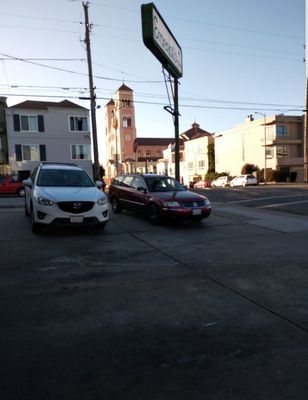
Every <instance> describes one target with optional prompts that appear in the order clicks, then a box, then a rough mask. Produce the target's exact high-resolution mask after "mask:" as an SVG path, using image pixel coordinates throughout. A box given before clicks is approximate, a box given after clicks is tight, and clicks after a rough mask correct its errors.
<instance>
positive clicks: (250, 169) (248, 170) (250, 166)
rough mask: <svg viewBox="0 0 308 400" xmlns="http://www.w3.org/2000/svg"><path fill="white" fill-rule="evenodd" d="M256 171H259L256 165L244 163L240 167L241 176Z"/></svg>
mask: <svg viewBox="0 0 308 400" xmlns="http://www.w3.org/2000/svg"><path fill="white" fill-rule="evenodd" d="M256 171H259V168H258V167H257V166H256V165H254V164H249V163H246V164H244V165H243V167H242V170H241V174H242V175H246V174H252V173H253V172H256Z"/></svg>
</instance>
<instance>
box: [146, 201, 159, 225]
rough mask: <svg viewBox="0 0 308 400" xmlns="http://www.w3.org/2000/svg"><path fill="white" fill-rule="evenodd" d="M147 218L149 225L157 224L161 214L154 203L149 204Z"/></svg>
mask: <svg viewBox="0 0 308 400" xmlns="http://www.w3.org/2000/svg"><path fill="white" fill-rule="evenodd" d="M148 214H149V220H150V224H151V225H159V223H160V220H161V216H160V212H159V209H158V207H157V206H156V205H155V204H150V205H149V211H148Z"/></svg>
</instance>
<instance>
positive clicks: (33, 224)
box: [31, 207, 41, 233]
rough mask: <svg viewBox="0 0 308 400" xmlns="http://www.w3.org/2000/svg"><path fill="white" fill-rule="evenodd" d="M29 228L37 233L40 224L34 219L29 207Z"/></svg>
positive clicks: (39, 229)
mask: <svg viewBox="0 0 308 400" xmlns="http://www.w3.org/2000/svg"><path fill="white" fill-rule="evenodd" d="M31 230H32V233H39V232H40V231H41V226H40V224H38V223H37V222H35V219H34V212H33V208H32V207H31Z"/></svg>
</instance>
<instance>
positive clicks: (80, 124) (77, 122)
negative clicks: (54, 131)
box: [69, 116, 89, 132]
mask: <svg viewBox="0 0 308 400" xmlns="http://www.w3.org/2000/svg"><path fill="white" fill-rule="evenodd" d="M69 120H70V131H71V132H75V131H77V132H88V130H89V128H88V118H87V117H77V116H71V117H69Z"/></svg>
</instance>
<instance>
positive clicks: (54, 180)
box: [37, 169, 95, 187]
mask: <svg viewBox="0 0 308 400" xmlns="http://www.w3.org/2000/svg"><path fill="white" fill-rule="evenodd" d="M37 185H38V186H49V187H93V186H95V184H94V182H93V181H92V179H91V178H90V177H89V176H88V174H87V173H86V172H85V171H82V170H80V171H79V170H56V169H52V170H51V169H49V170H47V169H46V170H44V169H42V170H41V171H40V174H39V177H38V180H37Z"/></svg>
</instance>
